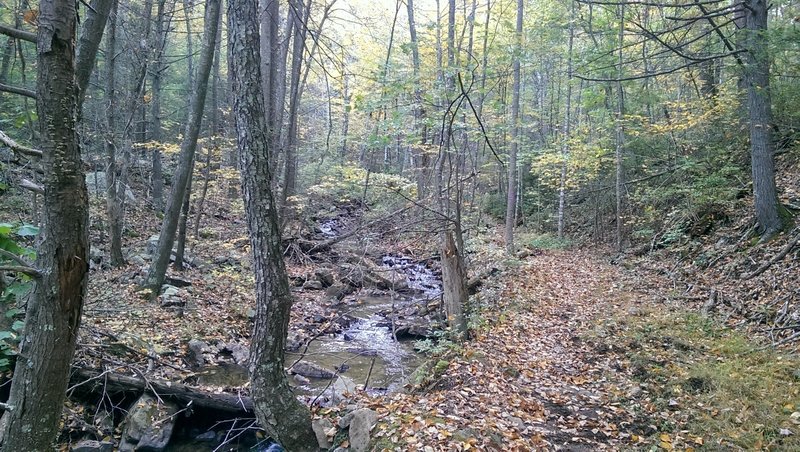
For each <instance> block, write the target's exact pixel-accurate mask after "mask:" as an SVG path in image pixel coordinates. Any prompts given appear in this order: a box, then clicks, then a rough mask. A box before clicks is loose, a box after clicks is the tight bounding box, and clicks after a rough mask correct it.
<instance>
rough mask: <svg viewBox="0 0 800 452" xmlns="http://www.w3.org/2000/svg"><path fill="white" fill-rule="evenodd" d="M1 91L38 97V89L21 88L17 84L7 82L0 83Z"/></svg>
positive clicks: (32, 97) (33, 97)
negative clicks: (12, 84) (7, 83)
mask: <svg viewBox="0 0 800 452" xmlns="http://www.w3.org/2000/svg"><path fill="white" fill-rule="evenodd" d="M0 91H2V92H5V93H12V94H19V95H20V96H25V97H30V98H31V99H36V91H32V90H29V89H25V88H19V87H16V86H11V85H6V84H5V83H0Z"/></svg>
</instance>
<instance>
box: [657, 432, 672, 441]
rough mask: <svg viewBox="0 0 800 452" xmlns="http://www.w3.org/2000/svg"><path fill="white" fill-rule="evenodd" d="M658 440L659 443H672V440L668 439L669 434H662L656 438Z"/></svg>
mask: <svg viewBox="0 0 800 452" xmlns="http://www.w3.org/2000/svg"><path fill="white" fill-rule="evenodd" d="M658 439H660V440H661V441H664V442H665V443H669V442H672V438H670V437H669V434H668V433H662V434H661V435H660V436H659V437H658Z"/></svg>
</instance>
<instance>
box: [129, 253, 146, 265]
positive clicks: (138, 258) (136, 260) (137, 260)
mask: <svg viewBox="0 0 800 452" xmlns="http://www.w3.org/2000/svg"><path fill="white" fill-rule="evenodd" d="M130 263H131V264H133V265H136V266H142V265H144V264H146V263H147V261H146V260H145V259H144V257H143V256H142V255H140V254H137V255H135V256H133V257H131V258H130Z"/></svg>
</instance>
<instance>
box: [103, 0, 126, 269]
mask: <svg viewBox="0 0 800 452" xmlns="http://www.w3.org/2000/svg"><path fill="white" fill-rule="evenodd" d="M111 3H113V6H112V11H111V12H110V13H109V15H110V17H109V20H108V32H107V34H106V50H105V56H106V68H105V69H106V73H105V78H106V86H105V90H106V93H105V95H106V105H107V108H108V110H106V142H105V148H106V160H107V161H106V164H107V165H108V168H106V215H107V216H108V236H109V248H110V249H109V253H110V254H111V266H112V267H121V266H122V265H125V258H124V256H123V255H122V233H123V230H122V205H123V199H124V196H125V187H124V185H125V181H122V180H120V178H119V177H118V174H117V172H118V165H117V142H118V141H117V135H116V133H117V107H118V105H117V101H116V92H115V91H116V89H117V86H116V58H115V55H116V52H117V0H113V1H112V2H111ZM117 184H120V185H122V189H121V190H120V189H118V187H117ZM118 193H119V194H121V195H122V198H120V197H118Z"/></svg>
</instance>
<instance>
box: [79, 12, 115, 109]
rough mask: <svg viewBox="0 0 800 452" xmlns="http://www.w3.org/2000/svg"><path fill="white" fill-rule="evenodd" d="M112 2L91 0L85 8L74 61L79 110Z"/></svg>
mask: <svg viewBox="0 0 800 452" xmlns="http://www.w3.org/2000/svg"><path fill="white" fill-rule="evenodd" d="M114 4H116V1H115V0H92V3H91V5H90V6H89V7H88V8H86V15H85V17H84V18H83V27H82V28H81V36H80V39H79V40H78V54H77V57H76V61H75V78H76V79H77V83H78V111H79V112H80V110H81V106H82V105H83V99H84V98H85V97H86V88H87V87H88V85H89V76H90V75H91V74H92V68H93V67H94V61H95V57H96V56H97V49H99V48H100V41H102V40H103V30H104V29H105V28H106V21H107V20H108V14H109V12H110V11H111V8H112V6H113V5H114ZM112 55H113V54H112Z"/></svg>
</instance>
